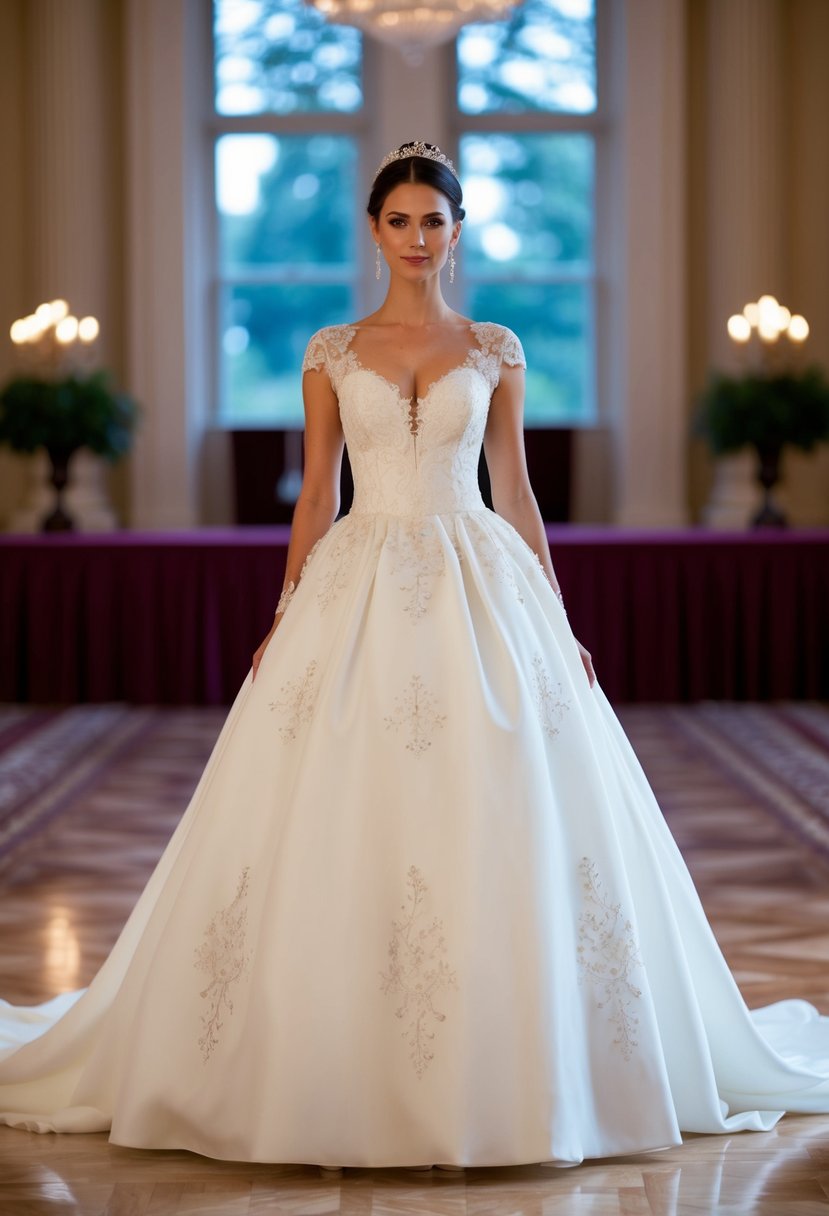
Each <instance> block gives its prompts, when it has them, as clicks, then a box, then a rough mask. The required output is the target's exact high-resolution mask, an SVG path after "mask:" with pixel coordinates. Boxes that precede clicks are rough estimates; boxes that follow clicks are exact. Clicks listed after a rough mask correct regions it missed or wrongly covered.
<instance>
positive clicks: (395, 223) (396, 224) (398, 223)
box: [389, 218, 404, 228]
mask: <svg viewBox="0 0 829 1216" xmlns="http://www.w3.org/2000/svg"><path fill="white" fill-rule="evenodd" d="M389 223H390V224H391V226H392V228H400V227H401V226H402V224H403V223H404V221H403V220H401V219H399V218H397V219H393V220H389Z"/></svg>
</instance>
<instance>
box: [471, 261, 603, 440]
mask: <svg viewBox="0 0 829 1216" xmlns="http://www.w3.org/2000/svg"><path fill="white" fill-rule="evenodd" d="M469 312H470V314H471V315H472V316H473V317H477V318H479V319H480V320H486V321H497V322H499V324H501V325H508V326H509V327H510V329H513V330H515V332H516V333H517V334H518V336H519V338H520V339H521V344H522V345H523V347H524V352H525V354H526V356H527V400H526V407H525V412H524V418H525V422H526V425H527V426H549V425H552V424H555V423H567V422H574V421H575V422H587V421H589V420H590V419H591V418H593V416H594V413H595V407H594V392H593V372H592V368H593V332H592V316H593V309H592V300H591V289H590V285H589V284H586V283H556V284H547V285H545V284H541V283H533V284H529V283H506V284H504V283H497V284H496V283H487V284H479V285H478V286H476V287H473V288H472V290H471V291H470V293H469Z"/></svg>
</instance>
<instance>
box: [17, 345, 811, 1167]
mask: <svg viewBox="0 0 829 1216" xmlns="http://www.w3.org/2000/svg"><path fill="white" fill-rule="evenodd" d="M354 334H355V330H354V328H353V327H349V326H335V327H329V328H327V329H325V330H321V331H320V332H319V333H318V334H317V335H315V337H314V338H313V339H312V340H311V343H310V345H309V347H308V351H307V354H306V359H305V366H306V367H312V368H317V369H319V368H325V369H327V371H328V375H329V376H330V378H331V382H332V384H333V385H334V388H335V390H336V392H337V396H338V398H339V404H340V411H341V415H342V422H343V428H344V431H345V436H346V441H347V444H348V450H349V455H350V459H351V463H352V469H353V473H354V480H355V497H354V503H353V507H352V509H351V511H350V513H349V514H348V515H346V516H345V517H344V518H342V519H340V520H338V521H337V522H336V523H335V524H334V525H333V526H332V527H331V529H330V530H329V531H328V532H327V533H326V534H325V536H324V537H323V538H322V539H321V540H320V541H319V542H318V543H317V545H316V546H315V547H314V549H313V550H312V552H311V554H309V557H308V559H307V561H306V563H305V567H304V569H303V573H302V577H301V579H300V581H299V585H298V588H297V591H296V594H295V597H294V599H293V601H292V603H291V604H290V606H289V607H288V610H287V612H286V614H285V616H284V618H283V620H282V623H281V625H280V627H279V630H278V632H277V633H276V634H275V636H274V639H273V641H272V642H271V644H270V645H269V646H268V648H267V651H266V653H265V656H264V659H263V662H262V664H261V667H260V669H259V672H258V675H257V678H256V681H255V683H252V682H251V679H250V675H248V677H247V679H246V680H245V682H244V684H243V685H242V688H241V690H240V692H239V694H238V696H237V698H236V701H235V703H234V705H233V707H232V708H231V710H230V713H229V716H228V718H227V720H226V722H225V724H224V726H223V729H222V731H221V734H220V736H219V738H218V741H217V742H216V745H215V748H214V750H213V753H212V755H211V757H210V760H209V762H208V764H207V766H206V768H205V770H204V773H203V775H202V778H201V780H200V782H199V785H198V787H197V789H196V791H195V793H194V795H193V798H192V801H191V803H190V805H189V807H188V809H187V811H186V813H185V815H184V817H183V818H182V820H181V823H180V825H179V826H178V828H177V830H176V832H175V834H174V835H173V837H172V839H171V841H170V843H169V845H168V847H167V849H166V851H165V853H164V855H163V856H162V858H161V860H160V861H159V863H158V866H157V868H156V870H155V872H154V874H153V875H152V877H151V879H150V881H149V883H148V885H147V887H146V889H145V891H144V893H143V894H142V896H141V898H140V900H139V902H138V904H137V905H136V907H135V910H134V911H133V913H132V915H131V917H130V919H129V921H128V923H127V925H126V927H125V928H124V930H123V933H122V934H121V936H120V938H119V940H118V942H117V944H116V945H115V947H114V949H113V950H112V953H111V955H110V956H109V958H108V960H107V961H106V963H105V964H104V966H103V967H102V968H101V970H100V972H99V973H98V975H97V976H96V977H95V979H94V980H93V981H92V983H91V985H90V987H89V988H88V989H87V990H86V991H85V992H83V993H74V994H71V995H69V996H65V997H60V998H58V999H56V1000H54V1001H52V1002H49V1003H48V1004H47V1005H44V1006H40V1007H38V1008H37V1009H33V1010H32V1009H29V1010H27V1009H18V1008H13V1007H11V1006H8V1005H6V1006H4V1007H3V1010H2V1014H1V1015H0V1028H1V1029H2V1034H3V1040H2V1041H3V1043H4V1051H3V1053H2V1058H0V1111H2V1116H0V1118H2V1121H3V1122H5V1123H8V1124H11V1125H13V1126H17V1127H22V1128H27V1129H29V1130H33V1131H64V1132H71V1131H76V1132H92V1131H102V1130H106V1129H111V1139H112V1141H113V1142H114V1143H116V1144H119V1145H130V1146H135V1147H145V1148H154V1149H173V1148H177V1149H191V1150H193V1151H195V1152H197V1153H201V1154H205V1155H207V1156H210V1157H220V1158H227V1159H236V1160H245V1161H264V1162H284V1163H291V1162H296V1163H300V1162H301V1163H319V1164H322V1165H349V1166H406V1165H415V1164H428V1163H432V1162H446V1163H450V1164H456V1165H466V1166H472V1165H475V1166H487V1165H510V1164H520V1163H529V1162H547V1161H549V1162H557V1163H561V1164H568V1163H575V1162H579V1161H581V1160H583V1159H584V1158H590V1157H598V1156H601V1157H606V1156H613V1155H617V1154H629V1153H636V1152H639V1151H643V1150H648V1149H658V1148H661V1147H665V1146H669V1145H674V1144H677V1143H679V1142H680V1141H681V1132H682V1131H689V1132H712V1133H723V1132H731V1131H736V1130H740V1129H754V1130H763V1129H767V1128H770V1127H771V1126H773V1124H774V1123H775V1122H776V1121H777V1120H778V1119H779V1118H780V1116H781V1113H782V1112H784V1111H802V1112H810V1111H812V1112H817V1111H829V1018H825V1017H823V1018H821V1017H819V1016H818V1014H817V1012H816V1011H815V1010H814V1009H813V1008H812V1007H811V1006H809V1005H807V1004H805V1003H804V1002H800V1001H787V1002H784V1003H782V1004H780V1005H777V1006H773V1007H770V1008H768V1009H767V1010H760V1011H755V1012H754V1013H750V1012H749V1010H748V1009H747V1008H746V1005H745V1004H744V1002H743V1000H742V998H741V996H740V993H739V991H738V989H737V987H736V984H735V982H734V980H733V978H732V976H731V974H730V972H729V970H728V968H727V966H726V964H725V961H724V959H723V957H722V955H721V953H720V950H719V948H718V946H717V944H716V941H715V939H714V937H713V935H712V932H711V930H710V928H709V926H708V923H707V921H706V918H705V915H704V913H703V910H702V907H701V906H700V903H699V900H698V897H697V895H696V892H695V890H694V887H693V885H692V882H691V879H690V877H689V874H688V871H687V869H686V867H685V865H684V863H683V861H682V858H681V856H680V854H679V852H678V849H677V847H676V845H675V844H674V841H673V839H672V837H671V835H670V833H669V831H668V828H667V827H666V825H665V823H664V821H663V818H662V816H661V813H660V811H659V808H658V806H657V805H656V802H655V800H654V797H653V794H652V792H651V790H650V788H649V786H648V784H647V781H646V779H645V776H644V774H643V772H642V770H641V768H640V766H639V764H638V762H637V760H636V758H635V756H634V754H633V751H632V749H631V747H630V745H629V743H628V741H627V739H626V737H625V735H624V733H623V731H622V729H621V727H620V726H619V724H618V722H617V720H616V718H615V716H614V714H613V712H612V710H611V709H610V706H609V705H608V703H607V701H606V699H605V697H604V695H603V693H602V691H601V689H600V688H599V686H598V685H596V686H594V687H593V688H592V689H591V688H590V686H589V684H588V681H587V678H586V675H585V672H584V669H583V667H582V663H581V660H580V657H579V654H578V651H577V648H576V645H575V642H574V639H573V635H572V633H571V630H570V627H569V625H568V622H567V618H566V616H565V613H564V610H563V609H562V607H561V605H560V604H559V602H558V600H557V598H556V596H555V595H554V593H553V591H552V589H551V587H550V585H549V583H548V582H547V579H546V577H545V575H544V573H543V570H542V568H541V565H540V563H539V561H538V559H537V558H536V556H535V554H534V553H533V552H532V551H531V550H530V548H529V547H528V545H527V544H526V543H525V542H524V540H523V539H522V538H521V537H520V536H519V535H518V533H517V532H516V531H515V530H514V529H513V528H512V526H511V525H509V524H508V523H507V522H506V521H505V520H504V519H502V518H500V517H499V516H498V515H496V514H495V513H494V512H492V511H490V510H489V509H487V508H486V507H485V506H484V503H483V500H482V498H481V495H480V491H479V488H478V481H477V465H478V457H479V452H480V448H481V443H482V438H483V433H484V427H485V423H486V418H487V411H488V407H489V402H490V398H491V394H492V392H493V389H494V387H495V386H496V384H497V382H498V379H499V374H500V368H501V365H502V362H503V363H506V364H510V365H515V364H523V355H522V352H521V347H520V344H519V342H518V340H517V338H516V337H515V335H514V334H512V333H511V332H510V331H509V330H506V329H504V328H502V327H501V326H497V325H492V324H475V325H473V326H472V329H471V338H470V342H471V349H470V350H469V353H468V356H467V358H466V360H465V361H464V362H463V363H462V364H461V365H460V366H458V367H457V368H455V369H454V370H452V371H451V372H449V373H448V374H447V375H444V376H442V377H441V378H440V379H439V380H438V381H437V382H436V383H435V384H433V385H432V386H431V387H430V389H429V391H428V392H427V393H426V395H425V397H423V398H422V399H420V400H419V401H418V402H417V403H416V408H417V419H416V426H415V425H414V421H413V420H412V419H411V418H410V414H409V404H410V403H409V402H407V401H405V400H404V399H403V398H402V396H401V394H400V391H399V390H398V389H397V388H396V386H394V385H392V384H390V383H389V382H388V381H387V380H385V379H384V378H383V377H382V376H381V375H379V374H378V373H377V372H375V371H372V370H371V369H370V368H368V367H363V366H361V364H360V362H359V360H358V358H357V357H356V355H355V354H354V352H353V351H352V349H351V342H352V339H353V337H354Z"/></svg>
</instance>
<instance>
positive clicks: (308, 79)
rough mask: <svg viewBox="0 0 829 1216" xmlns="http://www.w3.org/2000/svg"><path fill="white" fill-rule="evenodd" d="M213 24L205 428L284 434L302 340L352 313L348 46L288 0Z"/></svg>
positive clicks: (352, 88) (353, 145)
mask: <svg viewBox="0 0 829 1216" xmlns="http://www.w3.org/2000/svg"><path fill="white" fill-rule="evenodd" d="M213 18H214V21H213V39H214V56H213V60H214V71H215V82H214V83H215V87H214V108H215V119H214V122H215V128H216V136H215V190H216V211H217V216H218V221H217V246H218V256H217V263H218V274H217V279H216V286H217V291H216V297H217V298H216V318H217V329H218V335H219V342H218V377H217V379H218V392H217V397H218V414H219V421H220V422H223V423H225V424H227V425H237V424H239V423H242V424H259V425H272V426H288V427H293V426H297V425H300V424H301V422H302V402H301V399H300V385H299V366H300V362H301V359H302V353H303V351H304V349H305V344H306V342H307V340H308V338H309V336H310V335H311V333H312V332H313V331H314V330H315V329H318V328H319V327H320V326H322V325H328V324H333V323H334V322H337V321H342V320H343V319H344V318H345V317H349V316H352V315H353V312H354V305H355V295H356V284H357V279H358V270H357V266H356V264H355V259H354V245H355V241H354V235H355V230H356V224H357V198H358V174H357V152H358V141H357V135H358V130H359V127H358V121H359V116H360V111H361V110H362V107H363V80H362V75H363V72H362V39H361V37H360V35H359V34H358V33H357V31H356V30H353V29H349V28H346V27H344V26H333V25H327V24H326V22H325V21H323V19H322V18H321V17H320V16H319V14H318V13H316V12H315V11H314V10H313V9H310V8H308V7H307V6H306V5H305V4H304V3H302V0H215V3H214V8H213ZM335 116H336V120H337V122H336V123H332V119H333V118H334V117H335ZM309 118H311V121H312V122H313V123H314V125H313V126H311V127H310V128H309V126H308V121H309ZM337 126H338V127H339V129H332V127H334V128H336V127H337Z"/></svg>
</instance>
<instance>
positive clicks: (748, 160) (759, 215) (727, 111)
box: [704, 0, 789, 528]
mask: <svg viewBox="0 0 829 1216" xmlns="http://www.w3.org/2000/svg"><path fill="white" fill-rule="evenodd" d="M707 25H708V29H707V48H706V53H707V81H706V85H707V88H706V101H707V106H706V109H707V116H706V145H707V152H708V157H707V166H706V168H707V192H706V216H705V222H706V226H707V234H708V239H707V243H706V245H707V255H708V264H707V267H706V272H707V293H706V318H707V349H708V356H709V359H708V361H709V366H710V367H712V368H718V369H720V370H723V371H729V370H730V371H736V370H737V366H738V364H737V358H738V352H737V351H736V350H735V348H734V344H733V343H732V342H731V340H730V339H729V337H728V334H727V331H726V321H727V320H728V318H729V316H731V314H732V313H735V312H740V311H741V310H742V308H743V305H744V304H746V303H747V302H748V301H749V300H756V299H758V298H759V296H761V295H763V294H764V293H770V294H772V295H775V296H777V297H778V299H780V300H781V301H782V302H783V303H786V302H787V301H788V286H789V284H788V279H787V259H786V241H787V235H786V233H787V222H786V219H787V217H786V198H785V185H786V183H785V162H784V154H785V107H786V104H787V99H786V95H785V74H784V73H785V60H784V56H785V47H786V41H785V37H784V34H785V28H784V11H783V5H782V3H781V0H708V5H707ZM753 472H754V462H753V459H752V458H751V457H750V456H749V455H747V454H746V453H740V454H739V455H737V456H735V457H732V458H728V459H724V460H718V461H717V465H716V469H715V475H714V484H713V487H712V492H711V498H710V500H709V503H708V506H707V508H706V510H705V513H704V519H705V522H706V523H707V524H709V525H710V526H712V527H725V528H727V527H743V526H744V525H745V524H746V522H747V520H748V519H749V518H750V516H751V515H752V513H753V511H754V510H755V509H756V505H757V503H758V502H759V491H758V489H757V487H756V486H755V484H754V480H753Z"/></svg>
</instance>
